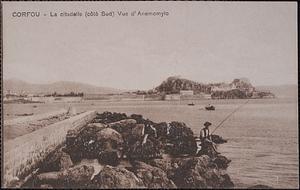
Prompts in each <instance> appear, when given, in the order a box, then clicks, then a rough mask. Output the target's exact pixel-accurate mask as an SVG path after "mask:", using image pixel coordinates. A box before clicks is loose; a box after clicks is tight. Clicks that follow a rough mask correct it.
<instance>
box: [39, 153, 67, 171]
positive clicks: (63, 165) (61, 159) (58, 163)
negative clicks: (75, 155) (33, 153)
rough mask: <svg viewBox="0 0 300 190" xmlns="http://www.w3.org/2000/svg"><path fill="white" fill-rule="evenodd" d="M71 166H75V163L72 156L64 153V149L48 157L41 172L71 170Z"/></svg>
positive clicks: (41, 167)
mask: <svg viewBox="0 0 300 190" xmlns="http://www.w3.org/2000/svg"><path fill="white" fill-rule="evenodd" d="M71 166H73V162H72V160H71V157H70V155H69V154H67V153H66V152H64V151H62V148H60V149H59V150H57V151H54V152H52V153H50V154H49V155H48V156H47V157H46V159H45V161H44V162H43V164H42V165H41V166H40V171H42V172H49V171H62V170H65V169H68V168H70V167H71Z"/></svg>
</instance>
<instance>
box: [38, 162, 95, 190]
mask: <svg viewBox="0 0 300 190" xmlns="http://www.w3.org/2000/svg"><path fill="white" fill-rule="evenodd" d="M93 173H94V168H93V167H92V166H85V165H82V166H75V167H72V168H69V169H67V170H64V171H60V172H47V173H41V174H38V175H37V176H36V177H35V178H36V179H35V180H36V181H37V182H38V183H40V184H49V185H52V186H53V187H64V188H80V187H86V186H87V184H89V182H90V179H91V177H92V175H93Z"/></svg>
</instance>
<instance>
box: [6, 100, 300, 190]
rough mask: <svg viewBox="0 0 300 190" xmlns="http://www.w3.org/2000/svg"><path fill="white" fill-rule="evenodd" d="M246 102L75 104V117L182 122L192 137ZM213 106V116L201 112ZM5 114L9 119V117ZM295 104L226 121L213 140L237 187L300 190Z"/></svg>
mask: <svg viewBox="0 0 300 190" xmlns="http://www.w3.org/2000/svg"><path fill="white" fill-rule="evenodd" d="M244 102H245V100H202V101H194V103H195V106H187V103H190V102H101V101H86V102H82V103H74V104H72V105H74V106H75V107H76V109H77V111H78V112H79V111H84V110H97V111H99V112H103V111H115V112H125V113H127V114H132V113H137V114H142V115H143V116H144V117H146V118H149V119H151V120H153V121H156V122H160V121H183V122H185V123H186V124H187V125H188V126H189V127H191V128H192V129H193V130H194V132H195V133H196V134H199V131H200V129H201V128H202V125H203V123H204V122H205V121H210V122H212V123H213V126H212V127H211V128H212V129H214V126H216V125H217V124H218V123H219V122H221V121H222V120H223V119H224V118H225V117H226V116H227V115H228V114H229V113H231V112H232V111H233V110H234V109H236V108H237V107H238V106H239V105H241V104H242V103H244ZM208 103H211V104H213V105H215V106H216V111H205V110H204V109H203V107H204V106H205V105H206V104H208ZM36 105H37V106H38V107H37V108H33V104H27V105H24V104H23V105H17V104H15V105H5V106H4V113H5V118H6V119H9V118H11V117H13V114H15V113H18V114H22V113H40V112H48V111H52V110H56V109H58V108H67V107H68V105H70V104H63V103H53V104H36ZM7 114H9V115H7ZM297 115H298V114H297V100H292V99H270V100H250V101H249V102H248V104H246V105H244V106H243V107H242V108H241V109H240V110H239V111H238V112H236V113H235V114H234V115H232V117H230V118H229V119H228V120H227V121H226V122H225V123H224V124H223V126H222V127H220V128H219V129H218V130H217V131H216V134H218V135H221V136H223V137H224V138H226V139H228V143H226V144H223V145H220V146H219V147H218V148H219V151H220V152H221V153H222V154H223V155H225V156H227V157H228V158H229V159H231V160H232V162H231V165H230V167H229V168H228V173H229V174H230V176H231V177H232V180H233V181H234V183H235V185H236V186H237V187H248V186H252V185H256V184H263V185H269V186H272V187H275V188H298V187H299V181H298V178H299V170H298V167H299V165H298V161H299V157H298V122H297V121H298V117H297Z"/></svg>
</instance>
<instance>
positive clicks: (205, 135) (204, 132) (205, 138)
mask: <svg viewBox="0 0 300 190" xmlns="http://www.w3.org/2000/svg"><path fill="white" fill-rule="evenodd" d="M203 125H204V128H203V129H201V131H200V142H201V150H202V151H206V149H208V146H211V147H212V148H213V150H214V151H215V152H216V154H220V153H219V152H217V149H216V145H215V143H214V142H213V141H212V140H211V135H210V133H209V126H211V123H210V122H208V121H206V122H205V123H204V124H203Z"/></svg>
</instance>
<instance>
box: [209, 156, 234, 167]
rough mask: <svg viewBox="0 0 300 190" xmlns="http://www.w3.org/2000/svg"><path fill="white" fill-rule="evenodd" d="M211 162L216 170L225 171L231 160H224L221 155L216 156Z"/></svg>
mask: <svg viewBox="0 0 300 190" xmlns="http://www.w3.org/2000/svg"><path fill="white" fill-rule="evenodd" d="M213 162H214V163H215V164H216V165H217V166H218V168H220V169H227V168H228V166H229V163H230V162H231V160H229V159H228V158H226V157H225V156H222V155H218V156H217V157H216V158H215V159H214V160H213Z"/></svg>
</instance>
